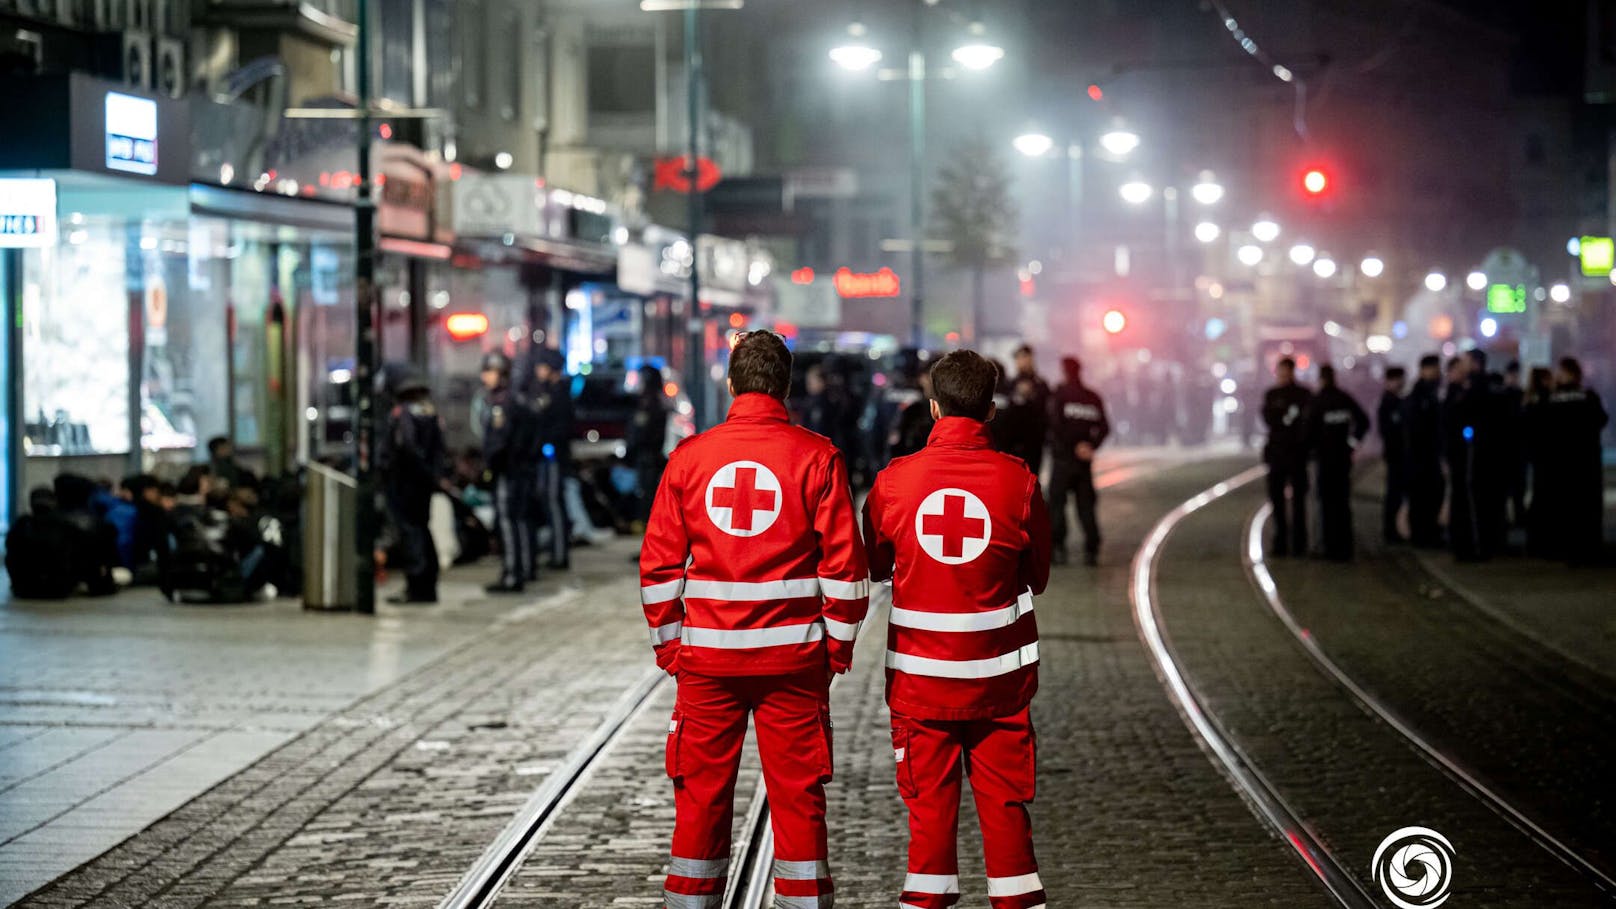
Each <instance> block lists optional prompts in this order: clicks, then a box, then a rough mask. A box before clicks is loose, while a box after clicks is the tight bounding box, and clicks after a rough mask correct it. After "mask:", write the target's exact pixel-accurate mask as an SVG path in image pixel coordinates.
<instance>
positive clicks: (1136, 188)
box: [1117, 179, 1156, 205]
mask: <svg viewBox="0 0 1616 909" xmlns="http://www.w3.org/2000/svg"><path fill="white" fill-rule="evenodd" d="M1155 192H1156V190H1155V189H1154V188H1153V187H1152V186H1151V185H1150V184H1149V183H1146V182H1145V181H1143V180H1138V179H1135V180H1129V181H1128V182H1127V183H1124V184H1122V185H1121V186H1120V187H1118V188H1117V195H1119V196H1121V197H1122V201H1124V202H1126V203H1128V204H1129V205H1143V204H1145V203H1146V202H1149V201H1150V197H1151V196H1152V195H1154V194H1155Z"/></svg>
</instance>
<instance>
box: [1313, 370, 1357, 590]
mask: <svg viewBox="0 0 1616 909" xmlns="http://www.w3.org/2000/svg"><path fill="white" fill-rule="evenodd" d="M1368 432H1369V415H1368V414H1366V413H1364V409H1363V408H1362V407H1360V406H1358V402H1357V401H1355V400H1353V398H1352V395H1350V394H1347V393H1346V392H1345V391H1344V390H1342V389H1341V387H1340V386H1338V385H1336V382H1335V367H1334V366H1330V365H1328V364H1326V365H1324V366H1320V367H1319V393H1318V394H1316V395H1314V396H1313V402H1312V404H1311V405H1310V406H1309V407H1308V412H1307V438H1308V447H1309V448H1310V449H1311V450H1312V452H1313V457H1314V458H1315V459H1317V461H1318V465H1319V468H1318V469H1319V477H1318V479H1319V521H1320V523H1321V524H1322V525H1323V527H1322V529H1323V532H1324V541H1323V542H1324V557H1325V558H1327V559H1333V560H1335V561H1338V562H1345V561H1347V560H1348V559H1351V558H1352V502H1351V495H1352V452H1353V450H1354V449H1356V448H1357V447H1358V443H1359V442H1361V441H1362V440H1363V437H1364V435H1365V434H1366V433H1368Z"/></svg>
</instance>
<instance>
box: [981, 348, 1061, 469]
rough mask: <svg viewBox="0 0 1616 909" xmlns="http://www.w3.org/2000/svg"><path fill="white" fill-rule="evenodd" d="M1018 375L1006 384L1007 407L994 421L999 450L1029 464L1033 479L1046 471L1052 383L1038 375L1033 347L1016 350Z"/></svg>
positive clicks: (1028, 467)
mask: <svg viewBox="0 0 1616 909" xmlns="http://www.w3.org/2000/svg"><path fill="white" fill-rule="evenodd" d="M1015 364H1016V373H1015V375H1013V376H1011V377H1010V379H1009V382H1008V383H1007V394H1006V396H1005V397H1006V406H1005V407H1004V408H1002V409H1001V410H1000V411H999V413H998V415H997V416H995V417H994V418H993V424H994V425H995V426H997V425H998V424H1001V423H1002V424H1003V425H1002V426H998V431H997V433H996V434H997V436H998V438H999V439H1000V440H1001V445H1000V449H999V450H1001V451H1003V452H1005V453H1006V454H1012V455H1015V456H1016V457H1018V458H1020V459H1021V460H1023V461H1025V462H1027V469H1028V470H1030V471H1032V475H1033V476H1035V477H1036V476H1040V475H1041V474H1042V472H1043V469H1044V445H1045V444H1046V443H1047V442H1048V440H1049V417H1050V414H1049V399H1050V391H1049V383H1047V382H1045V381H1044V380H1043V377H1041V376H1039V375H1038V368H1037V363H1036V362H1035V361H1034V360H1033V353H1032V347H1031V346H1030V345H1027V344H1023V345H1021V346H1020V347H1018V348H1016V357H1015Z"/></svg>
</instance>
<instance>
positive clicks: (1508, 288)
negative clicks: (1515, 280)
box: [1487, 284, 1526, 312]
mask: <svg viewBox="0 0 1616 909" xmlns="http://www.w3.org/2000/svg"><path fill="white" fill-rule="evenodd" d="M1487 311H1488V312H1526V285H1525V284H1489V285H1487Z"/></svg>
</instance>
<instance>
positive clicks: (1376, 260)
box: [1358, 256, 1386, 278]
mask: <svg viewBox="0 0 1616 909" xmlns="http://www.w3.org/2000/svg"><path fill="white" fill-rule="evenodd" d="M1358 270H1359V271H1361V272H1363V274H1364V277H1366V278H1378V277H1380V273H1381V272H1383V271H1385V270H1386V263H1385V262H1382V261H1380V257H1379V256H1364V257H1363V261H1362V262H1359V263H1358Z"/></svg>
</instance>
